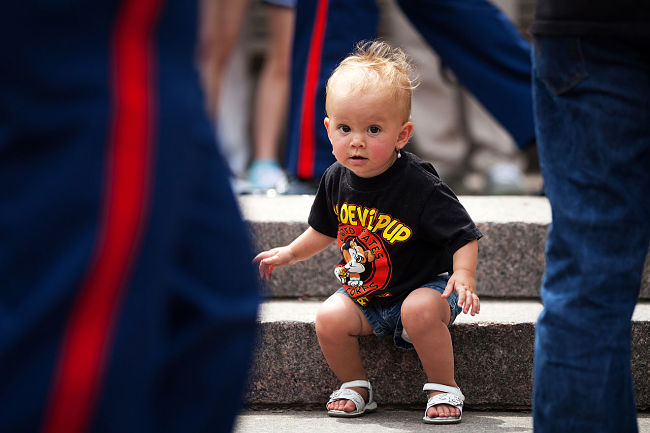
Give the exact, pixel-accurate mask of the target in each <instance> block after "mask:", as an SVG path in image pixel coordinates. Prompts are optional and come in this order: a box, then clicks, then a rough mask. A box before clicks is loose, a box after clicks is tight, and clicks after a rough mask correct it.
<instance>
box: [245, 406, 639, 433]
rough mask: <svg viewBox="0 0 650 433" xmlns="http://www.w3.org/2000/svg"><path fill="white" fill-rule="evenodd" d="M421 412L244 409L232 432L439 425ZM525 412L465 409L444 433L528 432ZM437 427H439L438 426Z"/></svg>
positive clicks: (380, 431)
mask: <svg viewBox="0 0 650 433" xmlns="http://www.w3.org/2000/svg"><path fill="white" fill-rule="evenodd" d="M423 413H424V409H423V410H422V413H421V412H420V411H412V410H381V409H380V410H378V411H377V412H375V413H373V414H368V415H366V416H364V417H363V418H356V419H341V418H330V417H328V416H326V415H325V412H324V411H317V410H315V411H295V410H275V411H246V412H244V413H242V414H241V415H240V416H239V418H238V420H237V425H236V427H235V430H234V433H294V432H295V433H303V432H307V433H335V432H336V433H346V432H351V433H389V432H391V433H392V432H402V433H403V432H412V433H418V432H431V431H432V429H435V428H438V429H440V428H441V426H435V425H428V424H424V423H422V422H421V419H422V415H423ZM532 426H533V422H532V418H531V415H530V413H529V412H477V411H465V412H464V413H463V422H462V423H460V424H456V425H448V426H444V427H442V428H444V433H488V432H489V433H494V432H496V433H529V432H532V431H533V427H532ZM438 431H441V430H438ZM639 433H650V413H642V414H640V415H639Z"/></svg>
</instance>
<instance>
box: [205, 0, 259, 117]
mask: <svg viewBox="0 0 650 433" xmlns="http://www.w3.org/2000/svg"><path fill="white" fill-rule="evenodd" d="M199 4H200V9H199V20H200V21H199V48H198V62H199V70H200V72H201V84H202V87H203V91H204V92H205V104H206V109H207V111H208V117H209V118H210V120H211V121H214V120H215V118H216V116H217V111H218V106H219V100H220V92H221V88H222V86H223V76H224V74H225V71H226V68H227V65H228V62H229V61H230V57H231V54H232V52H233V49H234V48H235V46H236V45H237V41H238V39H239V35H240V33H241V29H242V25H243V23H244V20H245V18H246V11H247V10H248V6H249V0H200V1H199Z"/></svg>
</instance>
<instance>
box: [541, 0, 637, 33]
mask: <svg viewBox="0 0 650 433" xmlns="http://www.w3.org/2000/svg"><path fill="white" fill-rule="evenodd" d="M530 31H531V33H532V34H534V35H543V36H553V35H557V36H586V35H590V36H595V35H603V36H606V35H620V36H632V37H637V38H643V37H646V38H647V37H649V36H650V0H617V1H612V0H538V2H537V9H536V11H535V21H534V22H533V24H532V26H531V29H530Z"/></svg>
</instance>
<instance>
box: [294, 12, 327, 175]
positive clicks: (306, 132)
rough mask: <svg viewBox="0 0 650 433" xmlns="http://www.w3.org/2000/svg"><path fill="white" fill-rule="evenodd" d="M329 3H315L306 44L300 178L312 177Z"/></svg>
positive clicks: (299, 164)
mask: <svg viewBox="0 0 650 433" xmlns="http://www.w3.org/2000/svg"><path fill="white" fill-rule="evenodd" d="M327 7H328V0H318V5H317V6H316V19H315V21H314V31H313V33H312V35H311V42H310V44H309V47H310V48H309V57H308V58H307V71H306V73H305V87H304V90H303V96H302V113H301V116H300V141H299V142H298V163H297V167H296V173H297V174H298V177H299V178H301V179H313V178H314V163H315V159H316V156H315V154H316V128H315V125H314V117H315V109H316V107H315V104H316V95H317V92H318V81H319V80H318V78H319V76H320V62H321V57H322V55H323V40H324V39H325V27H326V24H327Z"/></svg>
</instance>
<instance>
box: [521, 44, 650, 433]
mask: <svg viewBox="0 0 650 433" xmlns="http://www.w3.org/2000/svg"><path fill="white" fill-rule="evenodd" d="M641 44H642V43H641V42H637V43H636V46H635V43H634V41H622V40H617V39H616V38H612V37H609V38H607V39H605V38H601V39H597V38H595V37H589V38H587V37H581V38H575V37H543V38H542V37H538V38H537V39H536V40H535V47H534V51H533V74H534V80H533V81H534V84H533V87H534V90H533V93H534V102H535V114H536V120H537V125H536V128H537V137H538V148H539V154H540V162H541V168H542V174H543V177H544V186H545V189H546V194H547V196H548V199H549V201H550V204H551V208H552V214H553V222H552V225H551V228H550V230H549V235H548V242H547V246H546V272H545V275H544V280H543V282H542V289H541V296H542V301H543V303H544V311H543V312H542V314H541V315H540V317H539V320H538V323H537V329H536V340H535V367H534V387H533V416H534V427H535V432H541V433H543V432H551V431H552V432H563V431H566V432H583V431H584V432H590V433H595V432H613V431H616V432H636V431H637V423H636V408H635V400H634V389H633V386H632V375H631V368H630V338H631V323H630V320H631V316H632V312H633V310H634V307H635V304H636V302H637V298H638V295H639V290H640V286H641V275H642V268H643V263H644V259H645V257H646V254H647V252H648V244H649V241H650V194H649V193H648V191H650V102H649V101H650V71H649V66H648V65H649V64H650V63H649V61H648V57H649V56H648V52H649V51H650V49H648V46H647V45H646V46H645V47H641V46H640V45H641ZM646 44H647V42H646Z"/></svg>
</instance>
